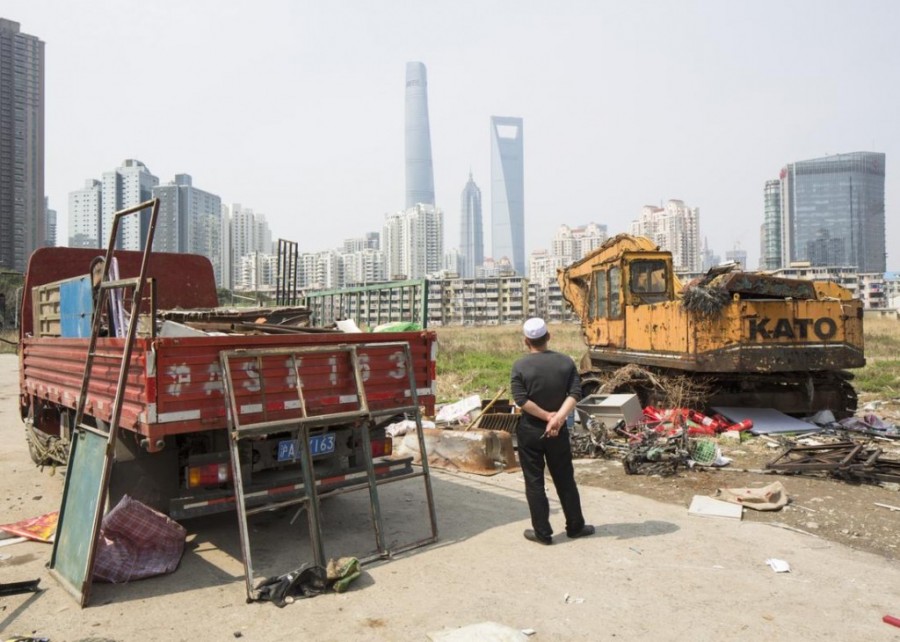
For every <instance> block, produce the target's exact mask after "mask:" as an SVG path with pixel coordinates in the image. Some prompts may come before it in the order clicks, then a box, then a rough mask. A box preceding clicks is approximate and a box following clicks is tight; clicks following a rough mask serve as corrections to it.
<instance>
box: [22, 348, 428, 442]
mask: <svg viewBox="0 0 900 642" xmlns="http://www.w3.org/2000/svg"><path fill="white" fill-rule="evenodd" d="M397 342H408V343H409V346H410V352H411V357H412V361H413V370H414V374H415V382H416V388H417V390H416V392H417V394H418V397H419V403H420V405H422V406H424V408H425V412H426V413H428V414H431V413H433V411H434V400H435V358H436V343H435V335H434V333H433V332H426V331H423V332H396V333H337V332H335V333H309V334H305V333H297V334H292V335H273V336H255V335H229V336H208V337H178V338H172V337H169V338H155V339H149V338H138V339H137V340H136V341H135V345H134V350H133V353H132V363H131V368H130V372H129V376H128V382H127V387H126V394H125V402H124V405H123V408H122V416H121V419H120V425H121V426H122V427H124V428H127V429H129V430H132V431H134V432H135V433H137V434H138V435H140V436H142V437H143V438H146V440H147V441H146V442H144V444H145V447H146V448H147V449H148V450H150V451H153V450H155V449H156V448H157V444H159V445H160V446H161V444H162V440H163V439H164V438H165V437H166V436H168V435H176V434H184V433H191V432H198V431H203V430H215V429H222V428H226V427H227V426H226V413H227V409H226V406H227V403H226V399H225V396H224V393H223V383H222V376H221V375H222V372H221V367H220V365H219V364H220V361H219V353H220V352H222V351H233V350H259V349H270V348H296V349H298V350H302V349H305V348H314V347H328V346H338V345H341V344H367V345H366V346H365V347H362V348H360V350H359V355H360V366H361V371H362V375H363V380H364V382H365V391H366V397H367V399H368V402H369V407H370V408H371V409H372V410H376V411H377V410H385V409H390V408H395V407H402V406H407V405H409V403H410V397H411V391H410V390H409V387H410V386H409V375H408V373H407V371H406V367H405V360H404V356H403V354H404V353H403V350H402V349H401V348H399V347H398V346H397V345H396V343H397ZM122 343H123V341H122V340H121V339H114V338H102V339H98V342H97V354H98V356H97V357H96V358H95V360H94V372H93V375H92V378H91V385H90V389H89V393H88V400H87V407H86V413H85V414H87V415H89V416H93V417H96V418H98V419H100V420H102V421H109V419H110V417H111V414H112V402H113V397H114V395H115V388H116V381H117V378H118V371H119V364H120V360H119V355H121V353H122ZM378 344H392V345H387V346H384V347H380V346H379V345H378ZM87 345H88V340H87V339H68V338H46V337H45V338H41V339H34V338H25V339H24V340H23V347H22V364H21V366H22V367H21V369H20V383H21V390H22V392H23V394H30V395H34V396H35V397H37V398H40V399H44V400H47V401H49V402H51V403H53V404H59V405H62V406H64V407H67V408H71V409H74V408H75V405H76V403H77V400H78V395H79V391H80V386H81V379H82V375H83V371H84V360H85V355H86V352H87ZM104 355H109V356H104ZM345 355H346V353H341V352H340V351H335V352H334V353H333V354H329V353H328V352H327V351H326V352H325V353H316V354H310V355H306V356H303V357H302V359H300V360H299V362H298V364H297V365H298V371H299V373H300V378H301V380H302V389H303V397H304V401H305V403H306V406H307V413H308V414H309V415H321V414H331V413H337V412H343V411H351V410H354V409H356V408H358V397H357V391H356V385H355V381H354V377H353V374H352V371H351V367H350V364H349V360H348V359H347V358H346V356H345ZM232 363H233V364H237V367H235V366H234V365H233V366H232V372H233V373H234V374H233V378H234V383H235V389H236V397H237V400H238V407H239V408H240V409H241V410H240V412H241V421H242V423H252V422H259V421H271V420H277V419H287V418H290V417H297V416H299V407H300V403H299V397H298V394H297V388H296V386H295V374H294V370H293V365H292V364H291V361H290V359H289V358H286V357H285V356H284V355H283V354H282V355H279V356H268V357H263V358H261V359H259V360H257V359H256V358H252V359H249V358H248V359H247V360H246V361H245V362H243V363H241V360H240V358H237V359H235V358H232ZM241 370H242V371H243V372H240V371H241Z"/></svg>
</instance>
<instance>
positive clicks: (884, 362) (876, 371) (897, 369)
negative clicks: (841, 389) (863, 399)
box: [853, 359, 900, 397]
mask: <svg viewBox="0 0 900 642" xmlns="http://www.w3.org/2000/svg"><path fill="white" fill-rule="evenodd" d="M853 373H854V375H856V376H855V378H854V379H853V387H854V388H856V390H857V391H859V392H868V393H872V394H877V395H890V396H892V397H894V396H897V395H898V393H900V359H877V360H872V361H870V362H869V363H868V364H866V366H865V367H864V368H859V369H858V370H854V371H853Z"/></svg>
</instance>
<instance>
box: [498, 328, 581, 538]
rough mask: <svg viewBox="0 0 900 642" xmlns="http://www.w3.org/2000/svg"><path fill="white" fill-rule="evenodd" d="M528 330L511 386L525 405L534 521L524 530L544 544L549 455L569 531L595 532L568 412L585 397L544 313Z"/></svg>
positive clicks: (522, 427) (524, 450) (522, 444)
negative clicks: (587, 519) (587, 517)
mask: <svg viewBox="0 0 900 642" xmlns="http://www.w3.org/2000/svg"><path fill="white" fill-rule="evenodd" d="M523 332H524V334H525V347H526V348H528V354H527V355H525V356H524V357H522V358H521V359H519V360H518V361H516V362H515V364H513V367H512V375H511V381H510V390H511V391H512V395H513V399H515V402H516V405H518V406H519V408H521V409H522V418H521V419H520V420H519V425H518V427H517V428H516V439H517V441H518V448H519V463H520V464H521V465H522V472H523V473H524V475H525V497H526V498H527V499H528V510H529V511H530V512H531V525H532V526H533V527H534V528H529V529H528V530H526V531H525V538H526V539H528V540H531V541H532V542H539V543H541V544H552V543H553V528H552V527H551V526H550V505H549V503H548V501H547V493H546V492H545V490H544V462H545V461H546V462H547V468H549V469H550V476H551V477H552V478H553V485H554V486H555V487H556V494H557V496H558V497H559V503H560V504H562V509H563V513H564V514H565V516H566V535H568V536H569V537H584V536H586V535H593V534H594V527H593V526H591V525H590V524H585V523H584V516H583V515H582V513H581V498H580V497H579V495H578V487H577V486H576V485H575V470H574V468H573V467H572V447H571V445H570V444H569V431H568V429H567V428H566V418H567V417H568V416H569V414H570V413H571V412H572V410H573V409H574V408H575V404H576V403H577V402H578V400H579V399H581V382H580V379H579V377H578V371H577V370H576V369H575V363H574V362H573V361H572V359H571V358H570V357H568V356H566V355H564V354H560V353H558V352H553V351H552V350H548V349H547V344H548V342H549V340H550V332H549V331H548V330H547V324H546V323H544V320H543V319H538V318H532V319H528V320H527V321H526V322H525V325H524V326H523Z"/></svg>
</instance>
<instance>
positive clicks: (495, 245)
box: [491, 116, 525, 276]
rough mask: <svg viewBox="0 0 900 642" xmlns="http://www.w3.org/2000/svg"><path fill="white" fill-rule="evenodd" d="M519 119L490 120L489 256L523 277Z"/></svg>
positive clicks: (520, 126)
mask: <svg viewBox="0 0 900 642" xmlns="http://www.w3.org/2000/svg"><path fill="white" fill-rule="evenodd" d="M523 154H524V143H523V131H522V119H521V118H515V117H508V116H491V254H492V258H493V259H494V260H496V261H499V260H501V259H502V258H503V257H506V258H507V259H509V261H510V263H511V264H512V266H513V269H514V270H515V271H516V272H517V273H518V274H519V275H521V276H524V275H525V164H524V155H523Z"/></svg>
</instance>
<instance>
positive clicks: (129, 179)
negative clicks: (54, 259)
mask: <svg viewBox="0 0 900 642" xmlns="http://www.w3.org/2000/svg"><path fill="white" fill-rule="evenodd" d="M157 185H159V179H158V178H157V177H156V176H154V175H153V174H152V173H151V172H150V170H149V169H147V166H146V165H144V164H143V163H142V162H141V161H139V160H135V159H133V158H129V159H127V160H125V161H124V162H123V163H122V165H121V166H120V167H117V168H115V169H113V170H110V171H108V172H103V175H102V176H101V179H100V180H99V181H96V180H92V179H88V180H87V181H86V182H85V186H84V188H83V189H80V190H75V191H73V192H69V245H70V246H72V247H98V248H105V247H106V246H107V244H108V243H109V235H110V232H111V231H112V225H113V219H114V218H115V213H116V212H118V211H119V210H123V209H127V208H129V207H133V206H135V205H138V204H139V203H143V202H145V201H148V200H150V199H151V198H152V197H153V188H154V187H156V186H157ZM150 214H151V212H150V210H149V209H147V210H144V211H143V212H141V213H140V214H133V215H130V216H126V217H125V218H124V219H122V221H121V222H120V223H119V233H118V240H117V247H119V249H123V250H141V249H143V247H144V244H145V242H146V240H147V230H148V229H149V225H150ZM157 220H158V219H157Z"/></svg>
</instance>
